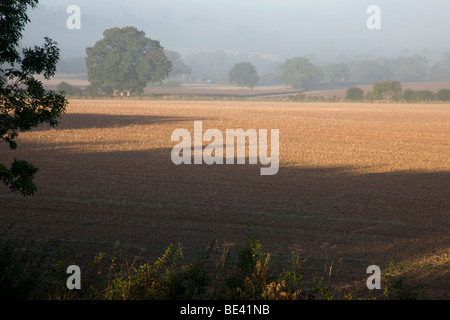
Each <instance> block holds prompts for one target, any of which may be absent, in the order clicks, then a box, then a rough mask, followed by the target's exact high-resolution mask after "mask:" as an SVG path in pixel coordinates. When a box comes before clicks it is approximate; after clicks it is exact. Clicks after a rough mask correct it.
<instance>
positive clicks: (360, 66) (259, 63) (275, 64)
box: [58, 50, 450, 89]
mask: <svg viewBox="0 0 450 320" xmlns="http://www.w3.org/2000/svg"><path fill="white" fill-rule="evenodd" d="M165 53H166V55H167V57H168V58H169V60H171V61H172V63H173V69H172V71H171V73H170V74H169V80H171V81H175V80H176V81H180V82H208V83H228V76H229V72H230V70H231V69H232V68H233V66H234V65H235V64H236V63H239V62H243V61H246V62H250V63H252V64H253V65H254V66H255V69H256V70H257V73H258V76H259V82H258V84H257V85H260V86H261V85H283V84H287V85H292V84H291V83H289V81H286V79H287V78H292V77H294V78H295V77H297V78H301V85H302V88H303V89H313V88H317V87H321V86H323V85H332V86H333V85H334V86H342V85H345V84H371V83H374V82H377V81H382V80H386V79H393V80H397V81H399V82H421V81H450V52H447V53H446V54H444V56H443V58H442V59H441V60H440V61H438V62H437V63H434V64H433V65H430V64H429V63H428V61H427V59H426V57H425V56H423V55H420V54H414V55H412V56H401V57H398V58H394V59H388V58H370V59H363V60H358V61H350V62H349V61H346V62H333V63H320V62H317V61H314V60H315V59H313V57H309V58H308V57H295V58H291V59H287V60H286V61H282V62H280V61H273V60H271V59H268V58H263V57H261V56H259V55H256V54H254V55H253V54H247V53H240V54H236V55H233V54H229V53H226V52H225V51H212V52H200V53H195V54H190V55H187V56H186V57H183V58H182V57H181V56H180V55H179V54H178V53H177V52H175V51H170V50H165ZM299 61H301V62H302V63H303V68H306V71H305V70H304V69H303V70H302V67H299V68H297V69H296V68H292V64H293V63H294V62H297V63H298V62H299ZM288 62H290V64H291V67H290V68H289V71H291V72H297V74H294V75H292V74H291V75H290V76H286V70H283V67H286V65H287V63H288ZM58 72H60V73H78V74H84V73H86V72H87V71H86V62H85V58H84V57H76V58H70V59H63V60H61V61H60V63H59V64H58ZM295 83H296V85H298V84H299V82H298V81H297V82H295ZM294 86H295V85H294Z"/></svg>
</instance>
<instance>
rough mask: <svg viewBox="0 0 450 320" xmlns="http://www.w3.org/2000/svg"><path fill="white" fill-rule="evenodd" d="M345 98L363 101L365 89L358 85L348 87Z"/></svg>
mask: <svg viewBox="0 0 450 320" xmlns="http://www.w3.org/2000/svg"><path fill="white" fill-rule="evenodd" d="M345 99H347V100H351V101H361V100H363V99H364V91H363V89H361V88H358V87H351V88H348V89H347V91H346V93H345Z"/></svg>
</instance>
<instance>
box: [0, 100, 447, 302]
mask: <svg viewBox="0 0 450 320" xmlns="http://www.w3.org/2000/svg"><path fill="white" fill-rule="evenodd" d="M194 120H203V130H206V129H207V128H217V129H220V130H222V132H225V129H232V128H243V129H244V130H245V129H247V128H255V129H258V128H265V129H279V130H280V170H279V172H278V174H277V175H275V176H260V175H259V169H260V165H259V164H258V165H231V166H230V165H212V166H207V165H184V166H183V165H182V166H176V165H174V164H173V163H172V162H171V158H170V152H171V149H172V147H173V146H174V145H175V143H174V142H171V140H170V137H171V133H172V131H173V130H174V129H176V128H186V129H188V130H190V131H191V132H192V130H193V122H194ZM449 137H450V106H449V105H448V104H447V105H443V104H426V105H423V104H422V105H407V104H380V105H377V104H347V103H335V104H325V103H324V104H320V103H310V104H299V103H285V102H250V101H248V102H231V101H214V102H212V101H157V100H147V101H146V100H87V99H83V100H71V101H70V105H69V108H68V112H67V114H65V115H64V116H63V118H62V120H61V122H60V126H59V127H57V128H56V129H49V128H41V129H40V130H36V131H33V132H29V133H26V134H22V135H21V137H20V139H19V140H18V143H19V148H18V150H17V151H15V152H10V151H8V149H7V148H6V146H1V147H0V148H1V149H0V155H1V156H0V162H1V163H10V162H11V160H12V159H13V158H14V157H16V158H18V159H21V158H24V159H27V160H29V161H30V162H32V163H33V164H34V165H36V166H37V167H39V169H40V171H39V173H38V175H37V180H36V183H37V185H38V188H39V190H38V193H37V194H36V195H35V196H34V197H33V198H31V199H24V198H23V197H21V196H20V195H18V194H11V193H10V192H9V191H8V190H7V189H6V188H5V187H2V188H0V199H1V202H2V205H1V208H0V224H1V225H7V224H9V223H11V222H15V223H16V227H15V229H16V232H18V231H17V230H23V231H24V232H30V231H31V232H33V233H36V235H37V237H42V238H58V239H65V240H71V241H73V243H74V246H76V245H77V244H80V243H84V244H86V243H90V244H95V245H98V246H99V247H101V245H102V244H104V243H109V242H110V243H113V242H114V241H116V240H118V241H120V242H121V243H122V244H124V245H125V246H130V247H136V246H137V247H142V248H145V249H146V252H147V253H148V254H149V255H153V256H158V255H159V254H160V253H161V251H162V250H163V248H165V247H166V246H167V245H168V244H169V243H176V242H181V243H182V244H183V245H184V246H185V248H186V249H187V250H188V251H189V250H190V252H193V253H195V252H200V251H202V250H204V249H205V248H206V247H207V246H208V245H209V244H210V243H211V241H212V240H213V239H216V240H217V241H219V242H225V241H227V242H231V243H240V242H242V241H243V240H244V239H245V238H246V237H253V238H258V239H260V240H261V243H262V244H263V245H264V248H265V250H267V251H268V252H271V255H272V256H275V257H276V256H277V255H278V256H283V255H288V254H289V253H290V251H291V250H292V248H298V247H299V248H301V249H302V250H303V251H302V254H304V256H310V260H311V261H316V262H318V263H319V265H320V267H319V269H320V268H321V267H322V265H323V263H324V261H325V260H324V259H329V258H333V259H339V258H344V263H343V265H342V267H341V268H340V270H339V272H338V273H339V275H337V276H340V277H342V278H340V279H341V280H340V281H341V282H342V284H343V285H353V284H354V283H353V281H356V286H357V287H358V286H359V288H362V290H364V288H365V279H366V278H367V276H368V275H367V274H366V273H365V272H366V268H367V266H369V265H370V264H379V265H380V266H386V265H387V264H388V263H389V262H390V261H392V260H393V261H395V262H396V263H397V266H405V267H404V268H400V269H399V268H397V269H396V272H403V273H406V274H408V275H410V276H411V279H412V280H414V281H418V282H419V283H424V284H426V285H427V286H428V287H429V289H430V290H431V291H430V292H433V294H435V295H437V296H440V297H442V296H444V297H446V298H449V296H448V294H449V292H448V284H449V279H450V273H449V267H450V257H449V253H450V251H449V250H450V235H449V232H448V230H449V229H450V225H449V222H450V220H449V214H450V162H449V159H450V139H449ZM315 259H316V260H315ZM327 261H329V260H327ZM314 268H316V267H314V266H313V265H311V270H313V271H314V270H316V271H317V270H319V269H314ZM333 272H337V270H333ZM365 290H367V289H365Z"/></svg>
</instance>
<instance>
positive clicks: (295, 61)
mask: <svg viewBox="0 0 450 320" xmlns="http://www.w3.org/2000/svg"><path fill="white" fill-rule="evenodd" d="M282 69H283V75H282V80H283V82H284V83H285V84H287V85H290V86H291V87H292V88H294V89H304V88H306V87H308V86H309V85H311V84H313V83H315V82H316V81H317V79H318V71H317V69H316V68H315V67H314V65H313V64H312V63H311V62H309V60H308V59H307V58H304V57H295V58H292V59H288V60H286V62H285V63H284V64H283V68H282Z"/></svg>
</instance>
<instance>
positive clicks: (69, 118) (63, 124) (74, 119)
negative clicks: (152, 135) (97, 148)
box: [33, 113, 198, 131]
mask: <svg viewBox="0 0 450 320" xmlns="http://www.w3.org/2000/svg"><path fill="white" fill-rule="evenodd" d="M195 120H198V118H195ZM179 121H194V118H192V119H189V118H186V117H161V116H144V115H121V114H118V115H113V114H97V113H68V114H63V115H62V116H61V118H60V119H59V120H58V122H59V125H58V126H56V127H55V128H54V129H55V130H77V129H93V128H101V129H106V128H120V127H128V126H143V125H155V124H165V123H170V122H179ZM49 129H51V127H50V126H49V125H47V124H46V125H42V126H39V127H38V128H36V129H33V130H34V131H42V130H49Z"/></svg>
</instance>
